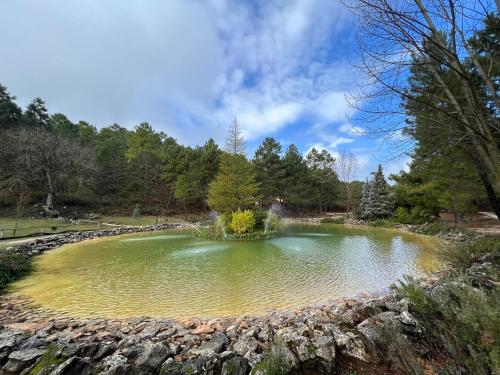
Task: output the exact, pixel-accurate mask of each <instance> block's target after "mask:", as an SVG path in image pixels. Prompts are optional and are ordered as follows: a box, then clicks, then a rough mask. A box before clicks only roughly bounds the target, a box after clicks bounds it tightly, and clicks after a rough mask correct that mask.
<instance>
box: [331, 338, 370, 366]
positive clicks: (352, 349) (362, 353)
mask: <svg viewBox="0 0 500 375" xmlns="http://www.w3.org/2000/svg"><path fill="white" fill-rule="evenodd" d="M333 337H334V340H335V344H336V345H337V347H338V348H339V350H340V352H341V353H342V355H343V356H344V357H346V358H348V359H351V360H355V361H356V360H358V361H361V362H365V363H369V362H370V360H371V359H370V356H369V355H368V352H367V351H366V347H365V345H364V344H363V342H362V341H361V339H360V338H359V337H358V336H356V335H355V334H354V333H352V332H345V333H344V332H341V331H340V330H336V331H334V332H333Z"/></svg>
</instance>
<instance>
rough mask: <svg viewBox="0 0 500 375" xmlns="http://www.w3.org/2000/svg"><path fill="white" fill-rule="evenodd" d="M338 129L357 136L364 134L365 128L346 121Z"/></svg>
mask: <svg viewBox="0 0 500 375" xmlns="http://www.w3.org/2000/svg"><path fill="white" fill-rule="evenodd" d="M339 131H341V132H342V133H347V134H349V135H351V136H355V137H359V136H362V135H365V134H366V130H365V129H363V128H362V127H359V126H354V125H352V124H350V123H348V122H346V123H344V124H342V125H340V126H339Z"/></svg>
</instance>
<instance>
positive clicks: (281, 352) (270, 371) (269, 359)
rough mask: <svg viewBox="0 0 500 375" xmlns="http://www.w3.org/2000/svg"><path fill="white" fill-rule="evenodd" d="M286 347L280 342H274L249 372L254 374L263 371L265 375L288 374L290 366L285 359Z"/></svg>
mask: <svg viewBox="0 0 500 375" xmlns="http://www.w3.org/2000/svg"><path fill="white" fill-rule="evenodd" d="M286 351H287V349H286V347H285V346H284V345H283V344H281V343H278V344H274V345H273V346H272V348H271V350H270V351H269V352H267V353H266V354H265V355H264V356H263V358H262V361H260V362H259V363H258V364H257V365H256V366H255V367H254V368H253V369H252V372H251V373H250V374H251V375H253V374H256V373H257V372H258V371H262V372H264V374H266V375H287V374H290V370H291V366H290V363H289V361H288V360H287V353H286Z"/></svg>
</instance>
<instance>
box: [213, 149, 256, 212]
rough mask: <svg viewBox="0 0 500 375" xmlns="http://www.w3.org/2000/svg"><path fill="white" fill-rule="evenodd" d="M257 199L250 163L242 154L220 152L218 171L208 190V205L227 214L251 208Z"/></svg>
mask: <svg viewBox="0 0 500 375" xmlns="http://www.w3.org/2000/svg"><path fill="white" fill-rule="evenodd" d="M259 199H260V196H259V185H258V183H257V182H256V181H255V173H254V170H253V167H252V164H250V163H249V162H248V161H247V160H246V158H245V157H244V156H243V155H240V154H228V153H224V154H222V155H221V162H220V166H219V172H218V173H217V176H216V177H215V180H214V181H213V182H212V183H211V184H210V188H209V191H208V205H209V207H210V208H211V209H213V210H216V211H219V212H221V213H223V214H228V213H231V212H234V211H236V210H238V209H240V210H244V209H247V208H252V207H253V206H254V205H255V202H257V201H258V200H259Z"/></svg>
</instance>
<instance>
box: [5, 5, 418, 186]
mask: <svg viewBox="0 0 500 375" xmlns="http://www.w3.org/2000/svg"><path fill="white" fill-rule="evenodd" d="M355 32H356V26H355V20H354V19H353V18H352V17H351V16H350V14H349V13H348V11H347V10H346V9H345V8H344V7H343V6H342V5H341V4H340V3H337V2H336V1H334V0H333V1H332V0H296V1H271V0H268V1H251V2H250V1H248V2H244V1H229V0H227V1H226V0H208V1H201V0H200V1H192V0H169V1H161V0H149V1H141V2H139V1H133V0H107V1H102V0H88V1H77V0H65V1H64V2H62V1H57V0H46V1H43V2H41V1H37V0H16V1H3V2H1V3H0V33H2V35H9V37H8V38H4V41H3V42H2V49H1V51H0V58H1V59H0V82H1V83H2V84H4V85H5V86H7V87H8V89H9V91H10V92H11V93H13V94H14V95H16V96H17V97H18V103H19V104H21V105H23V106H25V105H26V104H27V103H28V102H29V101H30V100H31V99H32V98H33V97H35V96H40V97H42V98H43V99H44V100H46V102H47V106H48V108H49V111H50V112H51V113H55V112H62V113H64V114H66V115H67V116H68V117H69V118H70V119H71V120H73V121H78V120H86V121H89V122H91V123H93V124H94V125H96V126H97V127H98V128H100V127H103V126H107V125H110V124H112V123H114V122H118V123H120V124H122V125H124V126H127V127H129V128H132V127H133V126H134V125H136V124H138V123H139V122H142V121H148V122H150V123H151V124H152V125H153V126H154V127H155V128H156V129H158V130H160V129H161V130H164V131H166V132H167V133H168V134H169V135H172V136H174V137H175V138H177V139H178V141H179V142H181V143H183V144H187V145H196V144H203V143H204V142H205V141H206V140H207V139H208V138H210V137H212V138H215V139H216V141H218V142H219V143H222V142H223V139H224V135H225V133H226V130H227V127H228V126H229V124H230V123H231V121H232V119H233V118H234V117H237V118H238V120H239V122H240V124H241V125H242V128H243V130H244V135H245V137H246V138H247V140H248V143H249V155H248V156H252V153H253V151H254V150H255V148H256V147H257V146H258V144H259V143H260V142H262V140H263V138H264V137H266V136H272V137H275V138H276V139H278V140H279V141H280V142H281V143H282V145H283V148H286V146H287V145H288V144H290V143H295V144H296V145H297V146H298V147H299V150H300V151H301V152H303V153H306V152H307V151H308V150H309V149H310V148H311V147H317V148H325V149H327V150H329V151H330V152H332V153H333V154H334V155H337V154H338V153H339V152H340V151H342V150H350V151H352V152H353V153H354V154H355V155H356V156H357V157H358V159H359V164H360V166H361V169H360V172H359V175H358V177H359V178H361V179H364V178H365V177H366V176H367V175H368V173H369V172H370V171H371V170H374V169H375V167H376V164H378V163H379V162H381V163H382V164H384V166H385V167H386V170H387V172H388V173H390V172H392V173H394V172H397V171H399V170H400V169H401V168H404V166H405V164H406V163H407V161H408V158H407V157H402V158H397V159H394V160H393V159H392V156H393V155H394V153H395V151H394V150H392V149H391V147H389V146H388V145H387V144H386V143H384V142H382V140H380V139H379V140H377V139H372V138H368V137H365V136H363V135H362V130H363V126H364V124H360V123H355V124H353V123H351V121H350V118H351V117H352V116H353V115H355V114H356V113H355V112H354V110H353V109H352V108H350V107H349V106H348V104H347V102H346V99H345V97H346V93H347V92H349V91H352V90H355V89H356V87H357V85H358V84H359V83H360V82H359V77H360V74H359V72H358V71H357V70H356V68H355V67H354V66H355V65H356V63H357V59H358V52H357V47H356V42H355Z"/></svg>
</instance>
